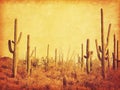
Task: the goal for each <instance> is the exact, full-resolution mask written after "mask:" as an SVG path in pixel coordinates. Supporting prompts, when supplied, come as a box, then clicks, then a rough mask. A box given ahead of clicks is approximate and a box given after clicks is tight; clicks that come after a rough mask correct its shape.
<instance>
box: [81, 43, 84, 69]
mask: <svg viewBox="0 0 120 90" xmlns="http://www.w3.org/2000/svg"><path fill="white" fill-rule="evenodd" d="M83 59H84V58H83V44H81V70H83V65H84V60H83Z"/></svg>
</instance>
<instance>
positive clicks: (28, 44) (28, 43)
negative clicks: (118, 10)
mask: <svg viewBox="0 0 120 90" xmlns="http://www.w3.org/2000/svg"><path fill="white" fill-rule="evenodd" d="M30 69H31V60H30V35H27V73H28V75H30Z"/></svg>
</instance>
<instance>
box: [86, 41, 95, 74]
mask: <svg viewBox="0 0 120 90" xmlns="http://www.w3.org/2000/svg"><path fill="white" fill-rule="evenodd" d="M89 43H90V41H89V39H87V44H86V56H84V57H85V58H86V71H87V74H89V73H90V69H91V67H90V66H91V65H90V63H91V55H92V53H93V52H92V51H90V50H89V48H90V45H89Z"/></svg>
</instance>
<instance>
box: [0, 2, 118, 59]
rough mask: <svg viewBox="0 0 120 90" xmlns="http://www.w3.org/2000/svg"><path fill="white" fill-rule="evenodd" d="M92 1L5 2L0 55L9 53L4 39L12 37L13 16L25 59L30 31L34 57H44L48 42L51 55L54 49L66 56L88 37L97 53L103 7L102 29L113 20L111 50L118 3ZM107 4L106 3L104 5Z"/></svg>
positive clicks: (115, 27)
mask: <svg viewBox="0 0 120 90" xmlns="http://www.w3.org/2000/svg"><path fill="white" fill-rule="evenodd" d="M94 1H95V0H93V1H91V2H82V1H81V2H78V3H74V2H72V1H71V2H64V1H61V2H54V1H53V2H49V1H46V2H44V3H42V2H16V3H15V2H5V3H2V4H0V7H1V8H2V11H1V12H0V13H2V15H1V21H0V23H1V25H0V26H2V28H1V29H0V30H1V31H0V32H1V33H2V35H1V37H2V38H1V41H0V43H2V44H1V48H2V49H3V50H2V52H1V55H4V56H12V54H11V53H10V52H9V51H8V46H7V41H8V39H13V31H14V29H13V26H14V19H15V18H17V20H18V32H22V33H23V35H22V38H21V42H20V46H19V55H20V57H21V58H25V53H26V38H27V34H30V39H31V40H30V43H31V50H32V49H33V48H34V47H35V46H36V47H37V57H39V58H40V57H42V56H44V57H45V56H46V49H47V44H49V45H50V57H54V50H55V48H57V49H58V52H59V53H63V54H64V58H66V55H67V52H68V50H69V49H70V56H71V55H72V53H73V52H74V54H75V55H77V54H80V53H81V52H80V51H81V50H80V48H81V44H82V43H83V44H84V53H85V50H86V49H85V47H86V39H87V38H89V39H90V49H91V50H93V51H94V55H95V54H96V47H95V39H98V41H99V44H100V32H101V31H100V8H103V10H104V26H105V27H104V29H105V32H107V30H108V24H109V23H112V27H111V32H112V33H111V37H110V48H111V50H112V47H113V46H112V41H113V38H112V35H113V33H114V32H116V31H118V30H119V29H118V28H119V27H118V24H119V22H118V21H119V20H118V17H119V16H118V15H119V14H118V3H117V2H108V3H104V2H102V3H99V2H98V3H96V2H94ZM106 4H107V5H106Z"/></svg>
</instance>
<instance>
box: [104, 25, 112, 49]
mask: <svg viewBox="0 0 120 90" xmlns="http://www.w3.org/2000/svg"><path fill="white" fill-rule="evenodd" d="M110 30H111V24H109V27H108V34H107V44H106V45H105V49H106V50H107V48H108V44H109V37H110Z"/></svg>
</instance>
